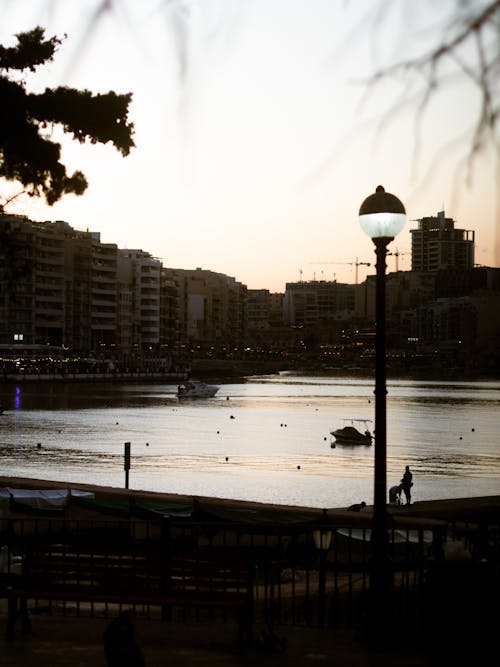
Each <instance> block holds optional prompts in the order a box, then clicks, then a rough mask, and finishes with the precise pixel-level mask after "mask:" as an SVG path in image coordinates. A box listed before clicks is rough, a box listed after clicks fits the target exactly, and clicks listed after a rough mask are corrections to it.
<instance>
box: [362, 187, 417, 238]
mask: <svg viewBox="0 0 500 667" xmlns="http://www.w3.org/2000/svg"><path fill="white" fill-rule="evenodd" d="M359 223H360V225H361V228H362V229H363V231H364V232H365V233H366V234H368V236H369V237H370V238H372V239H377V238H387V239H393V238H394V237H395V236H396V234H399V232H400V231H401V230H402V229H403V227H404V226H405V223H406V211H405V207H404V206H403V204H402V202H401V201H400V200H399V199H398V198H397V197H396V196H395V195H392V194H391V193H390V192H386V191H385V190H384V188H383V187H382V186H381V185H379V186H378V187H377V189H376V191H375V194H373V195H370V196H369V197H367V198H366V199H365V201H364V202H363V203H362V204H361V208H360V209H359Z"/></svg>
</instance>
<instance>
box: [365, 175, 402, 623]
mask: <svg viewBox="0 0 500 667" xmlns="http://www.w3.org/2000/svg"><path fill="white" fill-rule="evenodd" d="M359 222H360V224H361V227H362V229H363V231H364V232H366V233H367V234H368V236H370V238H371V239H372V241H373V243H374V244H375V254H376V257H377V264H376V311H375V313H376V317H375V319H376V332H375V334H376V335H375V473H374V502H373V524H372V548H373V554H372V556H373V558H372V571H371V578H370V589H371V593H372V595H371V603H372V605H373V608H372V611H373V617H375V618H376V619H379V620H380V621H382V622H383V620H384V616H385V614H384V611H387V604H388V601H389V600H388V596H389V592H390V591H389V581H390V571H389V564H388V560H387V528H388V526H387V511H386V502H387V499H386V493H387V480H386V477H387V419H386V415H387V410H386V394H387V391H386V308H385V282H386V281H385V269H386V257H387V246H388V244H389V243H390V242H391V241H392V240H393V239H394V237H395V236H396V234H398V233H399V232H400V231H401V230H402V229H403V227H404V224H405V222H406V211H405V207H404V206H403V204H402V203H401V201H400V200H399V199H398V198H397V197H395V196H394V195H392V194H390V193H389V192H386V191H385V190H384V188H383V187H382V186H381V185H379V186H378V187H377V189H376V192H375V193H374V194H372V195H370V196H369V197H367V198H366V199H365V200H364V202H363V203H362V204H361V208H360V209H359Z"/></svg>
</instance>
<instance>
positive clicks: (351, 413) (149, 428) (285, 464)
mask: <svg viewBox="0 0 500 667" xmlns="http://www.w3.org/2000/svg"><path fill="white" fill-rule="evenodd" d="M373 389H374V385H373V381H372V380H371V379H357V378H356V379H354V378H352V377H312V376H301V375H294V374H289V373H283V374H280V375H273V376H263V377H255V378H249V379H248V380H247V381H245V382H242V383H237V384H223V385H221V389H220V391H219V393H218V394H217V396H216V397H215V398H212V399H198V400H185V399H184V400H179V399H178V398H177V396H176V386H175V385H160V384H143V385H137V384H124V385H111V384H109V385H108V384H104V383H103V384H88V385H87V384H64V385H62V384H61V385H58V384H50V385H45V384H41V385H38V386H31V385H19V386H18V387H16V386H14V385H8V386H3V387H2V389H1V390H0V400H1V402H2V403H3V405H4V406H5V407H6V408H7V411H6V412H5V413H4V414H3V415H2V416H1V417H0V457H1V458H0V460H1V472H2V474H4V475H12V476H19V477H32V478H37V479H51V480H60V481H64V482H82V483H94V484H100V485H109V486H115V487H123V486H124V483H125V472H124V469H123V454H124V442H126V441H129V442H131V450H132V461H131V470H130V475H129V486H130V488H133V489H143V490H153V491H163V492H167V493H179V494H187V495H199V496H210V497H217V498H233V499H242V500H253V501H259V502H268V503H279V504H286V505H296V506H308V507H345V506H348V505H350V504H351V503H353V502H359V501H361V500H365V501H366V502H368V503H371V502H372V500H373V466H374V461H373V456H374V447H373V446H372V447H365V446H345V445H338V444H337V446H336V447H332V446H331V443H332V441H333V438H332V437H331V436H330V431H331V430H334V429H335V428H338V427H341V426H343V425H344V424H343V420H344V419H345V418H349V419H351V418H356V419H373V416H374V395H373ZM499 407H500V382H498V381H492V382H423V381H413V380H393V381H389V382H388V396H387V485H388V487H389V486H391V485H392V484H395V483H398V482H399V480H400V478H401V477H402V474H403V470H404V467H405V465H409V466H410V468H411V469H412V471H413V475H414V487H413V490H412V491H413V500H415V501H418V500H430V499H438V498H457V497H466V496H482V495H497V494H499V493H500V447H499V444H498V443H499V437H498V432H499V415H500V411H499ZM372 426H373V424H372ZM38 443H40V447H38V446H37V445H38Z"/></svg>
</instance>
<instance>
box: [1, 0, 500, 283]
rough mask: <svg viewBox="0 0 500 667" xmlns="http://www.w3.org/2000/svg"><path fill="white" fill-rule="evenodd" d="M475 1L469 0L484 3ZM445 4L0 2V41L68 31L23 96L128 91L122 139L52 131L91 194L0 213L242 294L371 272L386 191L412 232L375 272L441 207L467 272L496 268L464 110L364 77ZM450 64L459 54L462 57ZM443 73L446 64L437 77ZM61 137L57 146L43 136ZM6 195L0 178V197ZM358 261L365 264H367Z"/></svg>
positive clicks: (443, 93)
mask: <svg viewBox="0 0 500 667" xmlns="http://www.w3.org/2000/svg"><path fill="white" fill-rule="evenodd" d="M481 1H482V0H476V2H481ZM455 7H456V2H455V0H441V1H440V2H439V3H436V2H435V0H420V1H419V2H418V3H415V2H412V1H411V0H141V2H136V1H135V0H74V1H73V2H65V1H64V0H0V9H1V10H2V22H1V25H0V42H1V43H2V44H4V45H11V44H13V42H14V40H13V36H14V35H15V34H17V33H19V32H22V31H25V30H30V29H32V28H33V27H35V26H36V25H40V26H42V27H44V28H45V29H46V34H47V36H52V35H58V36H63V35H67V37H66V38H65V40H64V42H63V44H62V46H61V47H60V49H59V51H58V52H57V54H56V56H55V58H54V61H53V62H52V63H50V64H49V65H46V66H43V67H41V68H39V69H38V70H37V72H36V73H35V74H29V75H27V77H26V85H27V87H28V89H29V90H31V91H34V92H36V91H43V90H44V88H45V87H46V86H56V85H68V86H72V87H75V88H80V89H82V88H86V89H89V90H92V91H93V92H96V93H97V92H107V91H109V90H114V91H115V92H117V93H126V92H132V93H133V101H132V104H131V107H130V114H129V116H130V120H131V121H132V122H134V124H135V137H134V138H135V143H136V148H135V149H133V150H132V152H131V154H130V155H129V156H128V157H126V158H123V157H122V156H121V154H119V153H118V152H117V151H116V150H115V149H114V148H113V147H112V146H111V145H106V146H101V145H90V144H88V145H83V146H82V145H81V144H79V143H77V142H73V141H71V140H70V139H67V138H65V137H64V136H63V135H62V134H61V135H60V139H61V143H62V146H63V162H64V163H65V164H66V165H67V167H68V170H69V171H72V170H74V169H81V170H82V171H83V172H84V173H85V175H86V177H87V180H88V181H89V187H88V189H87V191H86V192H85V194H84V195H83V196H81V197H77V196H74V195H68V196H66V197H65V198H64V199H63V200H61V201H60V202H59V203H57V204H55V205H54V206H52V207H49V206H47V205H46V204H45V203H44V201H43V200H40V201H37V200H34V199H30V198H28V197H18V198H17V199H16V200H15V201H14V202H13V203H12V204H11V205H10V206H9V207H8V209H7V210H8V212H12V213H20V214H25V215H28V216H29V217H30V218H32V219H34V220H52V221H53V220H65V221H66V222H68V223H69V224H70V225H71V226H73V227H75V228H77V229H89V230H91V231H94V232H100V234H101V241H103V242H104V243H116V244H117V245H118V246H119V247H120V248H129V249H136V248H141V249H143V250H145V251H147V252H150V253H151V254H152V255H153V256H155V257H158V258H160V259H161V260H162V262H163V265H164V266H168V267H172V268H183V269H193V268H197V267H200V268H203V269H209V270H212V271H217V272H220V273H225V274H227V275H229V276H233V277H234V278H235V279H236V280H238V281H240V282H242V283H244V284H246V285H247V286H248V287H249V288H251V289H269V290H271V291H273V292H274V291H275V292H283V291H284V290H285V285H286V283H287V282H295V281H297V280H337V281H339V282H349V283H354V282H355V277H356V266H355V265H356V263H358V264H359V266H358V271H357V273H358V280H359V281H360V282H361V281H362V280H364V278H365V276H366V275H367V274H370V273H373V272H374V263H375V255H374V246H373V243H372V241H371V240H370V239H369V238H368V237H367V236H366V235H365V234H364V233H363V231H362V230H361V228H360V225H359V222H358V211H359V207H360V205H361V203H362V201H363V200H364V199H365V197H367V196H368V195H370V194H371V193H373V192H374V191H375V188H376V187H377V185H379V184H381V185H383V186H384V187H385V189H386V190H387V191H389V192H392V193H393V194H395V195H396V196H398V197H399V198H400V199H401V201H402V202H403V203H404V205H405V207H406V211H407V215H408V223H407V225H406V227H405V228H404V230H403V231H402V232H401V233H400V234H399V235H398V237H397V238H396V239H395V240H394V241H393V242H392V244H391V245H390V247H389V251H390V252H392V253H395V254H393V256H392V257H389V258H388V270H389V271H393V270H395V269H396V267H398V268H399V269H400V270H409V269H410V268H411V260H410V249H411V235H410V231H409V230H410V229H412V228H416V226H417V223H416V222H415V220H417V219H419V218H422V217H425V216H429V215H436V214H437V212H438V211H441V210H444V211H445V213H446V215H447V216H449V217H453V218H454V219H455V221H456V227H457V228H461V229H468V230H469V229H470V230H474V231H475V235H476V257H475V261H476V263H477V264H481V265H485V266H499V265H500V248H499V234H498V231H497V230H498V225H499V220H500V213H499V203H498V196H499V195H498V194H497V191H498V189H499V188H498V174H499V173H500V171H499V169H498V162H497V160H498V156H496V155H495V151H494V149H493V146H490V147H487V148H486V150H484V151H483V152H482V153H481V154H480V155H479V156H477V158H476V159H475V160H474V162H473V164H472V169H467V156H468V152H469V141H470V136H471V132H472V130H473V129H474V125H475V122H476V120H477V114H478V110H479V98H478V95H477V90H476V89H475V88H474V86H473V84H472V83H471V82H470V81H468V80H467V79H466V77H464V76H458V77H457V76H453V63H451V62H448V63H446V64H445V70H444V73H445V74H449V78H448V82H447V83H446V85H442V86H440V87H439V88H438V89H437V91H436V94H435V95H434V96H433V97H432V98H431V100H430V102H429V104H428V105H427V106H426V107H425V109H424V110H423V111H421V112H419V100H420V98H419V90H420V89H419V86H421V84H422V79H419V78H418V77H409V76H404V77H399V78H397V79H390V80H385V81H383V82H382V83H381V84H380V85H379V86H377V87H373V86H370V85H369V84H368V81H369V79H370V76H371V75H373V74H374V72H375V71H377V70H378V69H380V68H382V67H384V66H387V65H390V64H391V63H393V62H395V61H397V60H406V59H407V58H410V57H413V56H415V55H418V54H421V53H423V52H425V51H426V50H427V49H429V48H430V47H431V46H432V45H435V44H436V43H437V40H439V39H440V36H441V35H442V30H443V25H445V24H446V22H447V21H448V20H449V19H450V17H451V16H453V11H454V8H455ZM464 57H465V58H466V59H467V58H468V57H470V58H472V57H473V55H472V54H471V53H467V51H465V52H464ZM446 68H448V69H446ZM58 136H59V134H58V130H57V128H56V129H55V130H54V137H56V138H57V137H58ZM18 190H19V186H18V185H15V184H6V183H5V182H0V195H3V196H4V197H5V196H9V195H10V194H13V193H14V192H17V191H18ZM368 263H369V264H370V266H365V264H368Z"/></svg>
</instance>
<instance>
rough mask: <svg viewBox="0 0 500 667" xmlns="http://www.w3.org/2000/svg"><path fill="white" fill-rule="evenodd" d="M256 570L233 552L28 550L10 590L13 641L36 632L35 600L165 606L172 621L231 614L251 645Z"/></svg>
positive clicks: (125, 548) (97, 548)
mask: <svg viewBox="0 0 500 667" xmlns="http://www.w3.org/2000/svg"><path fill="white" fill-rule="evenodd" d="M253 586H254V577H253V567H252V565H251V563H250V562H249V559H247V558H246V557H244V556H243V555H241V554H238V553H233V552H231V551H230V550H226V551H213V550H204V549H198V550H195V551H192V552H189V553H183V554H177V553H171V552H169V550H168V548H166V547H162V546H161V545H157V546H151V545H148V546H145V545H127V546H121V545H119V546H113V547H111V546H105V545H82V544H78V545H73V544H38V543H34V544H31V545H29V546H28V547H27V548H26V551H25V557H24V561H23V568H22V574H21V575H20V576H19V578H18V580H17V581H15V582H13V583H12V585H11V586H9V587H8V589H7V599H8V618H7V627H6V638H7V639H12V638H13V637H14V635H15V626H16V622H17V619H18V617H20V618H21V624H22V631H23V633H29V632H30V629H31V624H30V618H29V613H28V604H27V603H28V600H46V601H49V602H52V601H62V602H69V601H71V602H77V603H80V602H87V603H91V604H92V605H94V604H95V603H104V604H113V603H115V604H118V605H152V606H155V605H159V606H160V607H161V609H162V618H163V619H166V620H169V619H170V618H171V611H172V609H173V608H174V607H179V608H184V609H185V608H194V609H202V608H203V609H206V610H209V611H210V613H211V614H213V613H214V612H215V610H219V611H223V612H224V613H225V614H226V613H232V614H233V615H234V617H235V620H236V622H237V629H238V631H237V646H238V648H241V647H242V645H243V642H244V640H245V638H246V639H247V640H248V641H250V640H251V636H252V620H253Z"/></svg>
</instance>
